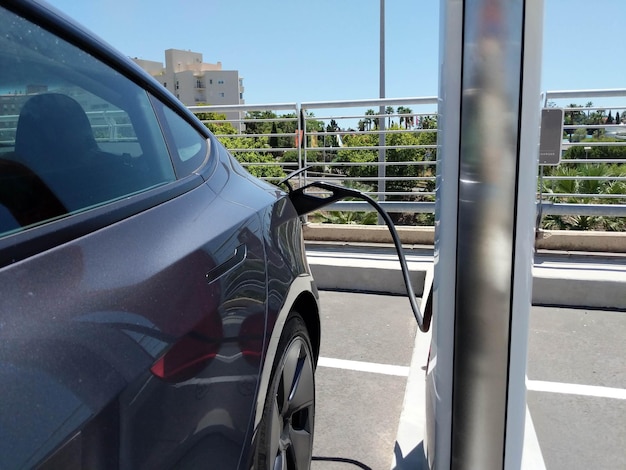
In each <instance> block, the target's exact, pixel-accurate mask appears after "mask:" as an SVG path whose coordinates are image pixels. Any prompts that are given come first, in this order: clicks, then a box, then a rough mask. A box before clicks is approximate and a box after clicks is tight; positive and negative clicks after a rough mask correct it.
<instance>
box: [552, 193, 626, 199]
mask: <svg viewBox="0 0 626 470" xmlns="http://www.w3.org/2000/svg"><path fill="white" fill-rule="evenodd" d="M541 195H542V196H543V197H547V198H559V199H563V198H565V197H569V198H572V199H573V198H576V199H626V194H584V193H541Z"/></svg>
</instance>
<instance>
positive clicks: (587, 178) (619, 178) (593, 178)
mask: <svg viewBox="0 0 626 470" xmlns="http://www.w3.org/2000/svg"><path fill="white" fill-rule="evenodd" d="M543 179H544V180H551V181H554V180H556V181H562V180H566V181H575V180H578V181H626V176H578V175H577V176H544V177H543Z"/></svg>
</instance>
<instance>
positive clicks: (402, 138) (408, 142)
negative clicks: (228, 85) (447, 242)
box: [190, 89, 626, 219]
mask: <svg viewBox="0 0 626 470" xmlns="http://www.w3.org/2000/svg"><path fill="white" fill-rule="evenodd" d="M620 97H626V89H617V90H576V91H549V92H546V93H544V94H543V96H542V99H543V101H544V104H545V105H546V106H555V105H557V104H558V103H555V100H556V101H563V100H569V103H568V104H567V105H562V106H561V107H563V108H564V111H565V117H566V122H565V125H564V131H565V134H569V135H570V139H571V136H572V135H575V136H578V137H580V135H581V134H582V131H583V130H584V139H579V140H578V141H567V140H565V141H564V142H563V158H562V159H561V163H560V164H559V165H557V166H554V167H549V168H548V167H545V168H544V167H543V166H542V167H541V168H540V173H539V175H538V176H539V184H538V191H537V200H538V202H539V204H538V213H539V217H540V219H541V217H543V216H563V217H626V106H625V105H614V106H586V107H569V104H570V103H571V102H575V101H576V100H580V99H582V100H590V99H596V98H603V99H604V98H620ZM584 104H585V103H582V104H581V105H580V106H583V105H584ZM381 107H383V108H385V109H388V112H389V114H385V115H383V116H381V115H380V113H379V112H377V111H376V110H378V109H380V108H381ZM190 109H191V110H192V111H193V112H196V113H207V112H212V113H233V112H237V113H239V116H240V118H239V119H235V120H232V119H231V120H226V121H227V122H231V124H233V125H236V124H238V125H240V127H241V125H242V124H243V128H242V129H243V130H242V132H240V133H236V134H227V135H224V134H219V132H218V133H217V136H218V138H222V139H230V140H229V142H228V143H229V144H230V146H231V147H230V150H231V151H233V153H235V154H242V153H249V152H254V153H257V154H270V155H272V157H273V158H271V159H265V160H264V161H254V162H246V161H244V162H243V164H244V165H245V166H248V167H252V166H253V167H255V168H257V169H258V168H263V167H273V168H279V169H280V171H281V172H283V173H284V174H287V173H289V172H291V171H294V170H298V169H303V168H308V169H307V170H306V171H303V173H302V174H301V175H299V177H298V182H297V183H298V184H299V185H304V184H307V183H308V182H311V181H313V180H323V181H327V182H337V183H339V184H347V185H352V186H357V187H359V188H360V189H362V190H364V192H366V193H368V194H369V195H371V196H372V197H375V198H377V199H379V201H381V205H383V207H384V208H385V209H386V210H387V211H389V212H401V213H412V214H424V213H428V214H432V213H434V187H435V174H436V160H437V145H436V132H437V129H436V120H437V98H436V97H425V98H397V99H375V100H359V101H329V102H308V103H301V104H297V103H282V104H274V105H255V106H250V105H233V106H202V107H200V106H194V107H191V108H190ZM392 109H393V110H392ZM252 111H257V112H259V111H265V112H266V114H265V115H266V116H269V115H271V116H272V117H270V118H268V117H265V118H262V119H251V117H252V115H251V112H252ZM275 111H283V112H286V113H287V114H286V115H283V116H287V117H281V115H279V114H277V113H274V114H269V113H268V112H275ZM609 112H611V113H619V115H620V120H621V121H622V122H624V124H622V123H621V122H620V123H616V122H613V123H610V122H606V120H607V118H608V114H609ZM572 113H585V114H586V115H587V116H588V117H589V116H590V115H592V114H593V116H595V117H596V118H597V117H604V119H605V121H603V122H599V123H596V124H587V123H581V124H576V123H568V122H567V120H568V116H569V117H571V116H572V115H573V114H572ZM257 115H258V113H257ZM622 115H624V118H623V119H622V118H621V116H622ZM612 116H613V114H612ZM380 119H385V120H386V122H385V125H384V126H379V125H378V122H379V120H380ZM205 122H206V123H207V124H208V125H209V126H211V124H217V123H218V122H222V120H219V119H211V120H205ZM251 123H252V124H253V125H255V126H256V128H257V129H258V128H259V126H258V124H262V123H267V125H265V127H264V129H265V132H250V130H249V129H248V126H249V125H250V124H251ZM270 123H271V124H272V126H269V124H270ZM381 127H382V128H383V130H381ZM283 129H289V131H288V132H284V131H281V130H283ZM565 134H564V135H565ZM383 135H384V138H381V137H382V136H383ZM237 138H240V139H249V138H252V139H255V141H254V147H250V146H247V147H243V148H233V146H232V145H233V144H236V143H237V142H238V141H237ZM279 138H280V139H282V141H281V142H282V144H283V146H277V145H275V144H276V142H277V141H278V140H277V139H279ZM270 139H272V140H273V142H271V141H270ZM285 139H287V140H285ZM289 139H290V140H289ZM241 142H243V141H241ZM246 142H250V141H249V140H246ZM285 142H291V143H292V144H291V145H285ZM379 142H384V145H379ZM570 149H574V150H570ZM581 151H582V152H583V154H582V155H581ZM533 157H534V156H533ZM282 176H283V175H282V174H281V175H280V176H266V179H267V180H269V181H273V182H276V181H277V180H279V179H280V178H281V177H282ZM329 210H340V211H370V210H371V208H370V207H369V206H368V205H367V204H366V203H363V202H350V201H347V202H346V201H344V202H338V203H335V204H333V205H331V206H329Z"/></svg>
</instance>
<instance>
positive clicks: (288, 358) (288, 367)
mask: <svg viewBox="0 0 626 470" xmlns="http://www.w3.org/2000/svg"><path fill="white" fill-rule="evenodd" d="M301 349H302V344H301V343H300V341H299V340H296V341H294V342H293V343H291V345H290V346H289V349H288V350H287V352H286V353H285V361H284V363H283V370H282V373H281V384H280V387H281V389H280V390H279V393H278V395H279V397H280V398H279V400H282V401H279V402H278V404H279V406H280V413H281V415H283V416H285V415H286V413H287V405H288V403H289V400H290V396H291V393H292V390H293V388H294V385H295V384H296V379H297V375H298V373H299V369H300V367H299V365H300V350H301Z"/></svg>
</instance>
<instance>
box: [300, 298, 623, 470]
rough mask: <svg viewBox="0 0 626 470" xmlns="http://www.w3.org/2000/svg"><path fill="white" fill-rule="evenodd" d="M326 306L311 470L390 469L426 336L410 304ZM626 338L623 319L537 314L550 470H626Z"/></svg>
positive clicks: (534, 406)
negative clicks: (417, 350)
mask: <svg viewBox="0 0 626 470" xmlns="http://www.w3.org/2000/svg"><path fill="white" fill-rule="evenodd" d="M320 297H321V305H322V309H323V310H322V332H323V334H322V347H321V359H320V365H319V368H318V371H317V376H316V380H317V384H316V389H317V412H316V413H317V415H316V429H315V442H314V457H313V463H312V467H311V468H312V469H314V470H334V469H337V470H342V469H343V470H350V469H374V470H378V469H381V470H387V469H389V468H390V467H391V465H392V460H393V457H394V452H395V453H396V455H398V454H397V452H398V443H397V442H396V439H397V438H399V434H398V431H399V426H400V427H402V424H401V423H402V419H403V401H404V400H405V391H406V390H407V388H406V385H407V381H412V382H413V383H414V384H417V385H418V386H419V384H420V383H421V382H420V380H423V374H424V370H423V363H424V358H422V357H421V355H423V354H420V355H415V356H414V355H413V350H414V346H415V344H417V343H419V341H418V342H415V337H416V334H419V335H421V334H422V333H416V327H415V321H414V319H413V317H412V314H411V312H410V309H409V306H408V300H407V299H406V298H405V297H402V296H390V295H377V294H364V293H352V292H333V291H322V292H320ZM625 337H626V313H625V312H614V311H602V310H582V309H572V308H553V307H533V308H532V311H531V323H530V337H529V362H528V407H529V411H530V416H531V418H532V422H533V423H534V432H536V438H537V439H538V443H539V448H540V451H541V457H542V458H543V462H544V464H545V468H547V469H548V470H560V469H563V470H565V469H568V470H571V469H609V470H611V469H625V468H626V464H625V460H626V454H625V450H624V449H625V447H626V367H624V358H625V357H626V343H625V342H624V340H623V338H625ZM422 346H423V344H422ZM416 377H417V378H416ZM410 393H414V392H410ZM417 395H419V394H415V397H416V398H415V400H419V397H418V396H417ZM407 398H408V403H412V402H414V401H415V400H414V399H413V395H409V396H408V397H407ZM413 405H415V403H413ZM420 406H421V405H420V404H418V405H417V408H419V407H420ZM407 412H413V411H411V410H410V409H408V410H407V409H406V407H405V409H404V413H405V415H406V413H407ZM416 434H417V433H416ZM413 444H414V445H415V446H416V447H417V446H419V439H416V441H415V442H414V443H413ZM403 446H404V448H403V451H405V453H406V451H407V450H408V451H410V450H411V449H406V442H405V443H403ZM533 468H537V467H533Z"/></svg>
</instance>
